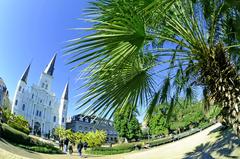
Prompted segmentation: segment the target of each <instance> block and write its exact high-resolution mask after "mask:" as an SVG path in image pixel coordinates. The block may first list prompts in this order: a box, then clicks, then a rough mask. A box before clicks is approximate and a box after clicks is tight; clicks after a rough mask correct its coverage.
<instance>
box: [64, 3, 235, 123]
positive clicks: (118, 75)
mask: <svg viewBox="0 0 240 159" xmlns="http://www.w3.org/2000/svg"><path fill="white" fill-rule="evenodd" d="M201 4H202V3H201V2H200V1H195V2H193V1H191V0H183V1H182V0H181V1H180V0H177V1H175V0H139V1H134V0H129V1H126V0H97V1H96V2H93V3H92V6H91V7H90V8H89V9H87V11H86V15H87V16H91V17H93V18H92V19H91V20H90V22H92V24H93V26H92V28H90V29H87V30H88V35H87V36H85V37H83V38H80V39H75V40H73V41H71V43H70V45H68V49H67V51H66V55H67V56H68V57H69V64H72V65H73V68H78V67H79V66H82V65H84V66H86V69H85V70H84V71H83V72H84V76H83V78H84V80H85V81H86V84H84V86H83V87H85V88H87V90H88V91H87V92H85V94H84V95H82V97H81V99H80V100H79V102H81V104H80V106H81V107H84V106H87V108H86V112H87V113H90V114H99V115H101V116H104V117H106V116H108V117H111V115H112V114H113V113H114V112H115V111H116V109H120V108H123V107H124V106H126V105H128V106H133V107H136V106H144V105H148V106H149V109H148V111H147V114H148V115H147V118H150V117H151V113H152V112H153V111H154V109H155V107H157V106H158V105H159V104H160V103H165V102H167V103H169V104H170V106H171V108H170V109H169V110H170V111H169V113H168V114H171V111H172V108H173V107H174V105H175V104H176V102H178V99H179V98H181V97H183V96H185V97H186V101H187V102H189V103H191V101H192V99H193V98H192V97H193V96H194V94H195V93H194V92H195V91H194V90H195V88H194V87H195V86H198V85H208V84H209V83H206V82H205V83H204V80H205V79H206V78H205V77H204V78H203V79H202V77H203V75H204V73H205V72H207V71H209V70H211V69H209V66H210V65H208V63H209V62H211V60H213V61H214V60H217V59H216V57H217V54H218V53H217V52H216V51H214V50H215V47H216V44H218V43H221V36H218V35H219V33H220V32H222V33H223V34H224V33H225V32H224V31H223V30H224V29H223V25H222V24H223V21H224V18H223V17H224V14H223V11H222V10H223V7H224V2H222V3H220V2H216V5H215V6H214V11H213V12H212V13H211V15H209V16H210V17H211V18H206V17H204V13H205V12H204V11H203V7H204V6H203V5H201ZM220 21H221V23H220ZM224 44H226V45H222V46H223V49H222V50H227V49H229V48H231V47H236V46H238V45H234V46H231V45H227V43H224ZM227 55H228V54H227V53H225V52H224V53H223V56H227ZM162 75H163V76H162ZM128 110H129V109H128ZM109 115H110V116H109Z"/></svg>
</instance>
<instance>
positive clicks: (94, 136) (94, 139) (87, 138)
mask: <svg viewBox="0 0 240 159" xmlns="http://www.w3.org/2000/svg"><path fill="white" fill-rule="evenodd" d="M55 135H56V136H57V137H58V138H59V139H60V140H61V139H65V138H68V139H69V140H70V142H72V143H75V144H77V143H78V142H80V141H81V142H87V143H88V146H89V147H98V146H101V145H102V144H104V143H105V142H106V137H107V134H106V132H105V131H99V130H96V131H95V132H93V131H91V132H88V133H86V134H84V133H81V132H76V133H74V132H72V131H71V130H70V129H68V130H65V129H64V128H62V127H58V128H56V129H55Z"/></svg>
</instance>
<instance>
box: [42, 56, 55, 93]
mask: <svg viewBox="0 0 240 159" xmlns="http://www.w3.org/2000/svg"><path fill="white" fill-rule="evenodd" d="M56 58H57V54H55V55H54V56H53V58H52V60H51V61H50V63H49V64H48V65H47V67H46V69H45V70H44V72H43V73H42V74H41V77H40V81H39V87H41V88H42V89H45V90H47V91H48V92H50V91H51V88H52V81H53V72H54V65H55V61H56Z"/></svg>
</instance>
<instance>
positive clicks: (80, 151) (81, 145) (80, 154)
mask: <svg viewBox="0 0 240 159" xmlns="http://www.w3.org/2000/svg"><path fill="white" fill-rule="evenodd" d="M82 149H83V143H82V142H81V141H80V142H79V143H78V145H77V150H78V153H79V156H80V157H82Z"/></svg>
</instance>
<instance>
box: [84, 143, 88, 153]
mask: <svg viewBox="0 0 240 159" xmlns="http://www.w3.org/2000/svg"><path fill="white" fill-rule="evenodd" d="M83 148H84V150H85V151H86V150H87V148H88V143H87V142H86V141H85V142H84V143H83Z"/></svg>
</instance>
